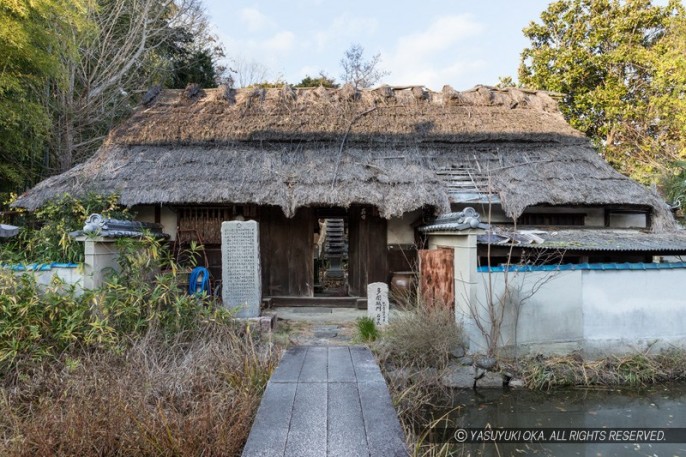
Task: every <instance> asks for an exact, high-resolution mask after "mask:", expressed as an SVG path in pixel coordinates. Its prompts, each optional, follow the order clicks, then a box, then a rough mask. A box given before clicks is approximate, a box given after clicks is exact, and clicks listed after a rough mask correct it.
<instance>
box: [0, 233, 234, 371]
mask: <svg viewBox="0 0 686 457" xmlns="http://www.w3.org/2000/svg"><path fill="white" fill-rule="evenodd" d="M118 248H119V249H120V256H119V264H120V271H119V272H114V271H113V272H112V274H111V276H110V278H109V279H108V280H107V281H106V282H105V284H104V285H103V286H102V287H101V288H100V289H98V290H93V291H85V292H84V293H83V294H79V293H78V292H77V290H76V289H75V288H74V287H73V286H66V285H65V284H63V283H61V282H60V281H59V280H53V282H52V283H51V284H50V286H48V287H47V288H43V287H41V286H39V285H38V284H37V283H36V281H35V279H34V277H33V276H32V275H31V274H24V275H22V276H17V275H15V274H14V273H13V272H12V271H9V270H1V269H0V377H2V376H3V375H4V374H6V373H7V372H8V371H10V370H11V369H12V368H16V367H17V366H18V365H21V364H23V363H33V362H36V361H40V360H43V359H46V358H48V359H49V358H55V357H57V356H59V354H61V353H62V352H64V351H66V350H69V349H71V348H74V347H100V348H105V349H116V348H121V347H123V346H125V345H126V344H128V342H129V340H131V339H135V338H137V337H140V336H142V335H144V334H146V333H147V332H148V331H151V330H155V331H157V332H158V333H160V334H168V335H174V334H177V333H179V332H182V331H186V330H193V329H196V328H197V326H198V325H201V324H207V323H210V322H220V323H225V322H227V321H228V319H229V318H230V317H231V314H230V313H229V312H228V311H227V310H225V309H224V308H216V307H214V304H213V302H212V300H211V297H207V296H189V295H187V294H186V293H185V290H184V288H183V287H181V286H180V282H181V278H182V275H183V274H185V273H183V272H182V270H180V269H179V267H178V265H176V264H175V263H174V262H173V261H172V260H171V259H170V257H169V253H168V251H167V250H166V248H165V247H163V246H162V244H161V243H160V241H159V240H157V239H155V238H154V237H151V236H145V237H143V238H141V239H139V240H131V239H126V240H122V241H121V242H120V243H118ZM189 257H193V255H192V253H191V255H189Z"/></svg>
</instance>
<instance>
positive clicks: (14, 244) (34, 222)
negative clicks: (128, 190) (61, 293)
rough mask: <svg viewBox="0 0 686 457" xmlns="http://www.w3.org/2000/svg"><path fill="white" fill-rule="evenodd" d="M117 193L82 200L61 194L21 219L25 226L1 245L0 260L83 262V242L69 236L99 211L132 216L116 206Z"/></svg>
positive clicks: (100, 212) (120, 216)
mask: <svg viewBox="0 0 686 457" xmlns="http://www.w3.org/2000/svg"><path fill="white" fill-rule="evenodd" d="M118 201H119V197H118V196H117V195H109V196H102V195H96V194H90V195H88V196H86V197H84V198H83V199H78V198H75V197H73V196H71V195H67V194H64V195H62V196H61V197H59V198H56V199H54V200H52V201H50V202H48V203H47V204H45V205H44V206H42V207H41V208H39V209H38V210H36V211H35V213H32V214H30V213H26V214H25V215H24V217H23V218H22V219H23V220H22V221H20V222H21V224H20V225H23V226H24V228H23V229H22V230H21V232H20V233H19V235H17V237H15V238H13V239H11V240H10V241H7V242H5V243H3V244H0V262H4V263H10V262H23V263H35V262H38V263H49V262H75V263H77V262H82V261H83V245H82V244H81V243H79V242H77V241H76V240H74V239H73V238H72V237H70V236H69V233H70V232H73V231H76V230H80V229H82V228H83V223H84V222H85V221H86V218H87V217H88V216H89V215H91V214H93V213H99V214H102V215H103V216H105V217H107V218H113V219H131V218H132V215H131V214H130V213H129V212H128V210H127V209H125V208H122V207H121V206H119V203H118Z"/></svg>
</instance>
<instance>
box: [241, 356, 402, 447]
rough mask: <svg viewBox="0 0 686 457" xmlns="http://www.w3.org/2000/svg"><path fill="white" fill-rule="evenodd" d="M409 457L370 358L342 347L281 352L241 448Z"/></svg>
mask: <svg viewBox="0 0 686 457" xmlns="http://www.w3.org/2000/svg"><path fill="white" fill-rule="evenodd" d="M407 455H408V450H407V447H406V445H405V440H404V435H403V431H402V428H401V427H400V422H399V421H398V416H397V414H396V411H395V409H394V408H393V404H392V402H391V397H390V395H389V393H388V388H387V387H386V383H385V381H384V379H383V377H382V375H381V371H380V370H379V367H378V365H377V364H376V361H375V360H374V357H373V356H372V354H371V352H369V349H367V348H364V347H347V346H343V347H338V346H311V347H304V346H296V347H294V348H291V349H289V350H288V351H286V353H285V354H284V356H283V358H282V359H281V363H280V364H279V366H278V367H277V369H276V370H275V371H274V374H273V375H272V378H271V379H270V380H269V383H268V384H267V389H266V390H265V394H264V396H263V398H262V402H261V404H260V407H259V409H258V411H257V416H256V418H255V422H254V424H253V427H252V430H251V431H250V436H249V437H248V442H247V443H246V445H245V448H244V450H243V456H244V457H255V456H264V457H277V456H278V457H285V456H289V457H290V456H322V457H324V456H326V457H338V456H340V457H344V456H352V457H355V456H407Z"/></svg>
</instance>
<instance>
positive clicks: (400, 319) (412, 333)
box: [380, 305, 463, 368]
mask: <svg viewBox="0 0 686 457" xmlns="http://www.w3.org/2000/svg"><path fill="white" fill-rule="evenodd" d="M462 345H463V341H462V329H461V328H460V327H458V325H457V324H456V322H455V315H454V313H453V311H452V310H451V309H450V308H444V307H432V308H427V307H425V306H421V305H419V306H417V307H416V309H414V310H412V311H405V312H404V313H402V314H399V315H398V316H396V317H395V318H394V319H393V320H392V321H391V322H390V324H389V326H388V328H387V330H386V331H385V332H384V336H383V345H382V346H381V349H380V351H381V355H382V357H385V358H386V359H387V360H389V361H391V362H394V363H395V364H396V365H402V366H406V365H411V366H431V367H436V368H441V367H443V366H445V365H446V364H447V362H448V359H449V358H450V354H451V352H452V351H453V350H455V349H457V348H458V347H460V346H462Z"/></svg>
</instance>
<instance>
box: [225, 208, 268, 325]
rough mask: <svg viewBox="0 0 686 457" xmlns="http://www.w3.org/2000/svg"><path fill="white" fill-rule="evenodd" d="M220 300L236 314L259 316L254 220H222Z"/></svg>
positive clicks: (257, 245) (257, 244)
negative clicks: (234, 310) (234, 309)
mask: <svg viewBox="0 0 686 457" xmlns="http://www.w3.org/2000/svg"><path fill="white" fill-rule="evenodd" d="M222 301H223V303H224V306H225V307H227V308H230V309H233V308H237V310H236V311H237V312H236V317H258V316H259V315H260V304H261V302H262V277H261V272H260V235H259V226H258V224H257V222H255V221H228V222H223V223H222Z"/></svg>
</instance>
